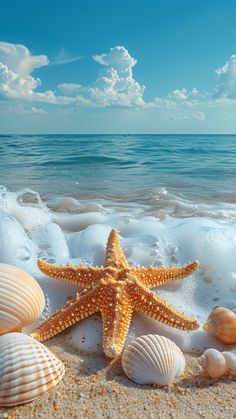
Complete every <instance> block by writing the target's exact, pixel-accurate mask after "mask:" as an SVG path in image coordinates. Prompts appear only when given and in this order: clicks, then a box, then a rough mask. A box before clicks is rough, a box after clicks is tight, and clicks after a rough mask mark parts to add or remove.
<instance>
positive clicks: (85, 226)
mask: <svg viewBox="0 0 236 419" xmlns="http://www.w3.org/2000/svg"><path fill="white" fill-rule="evenodd" d="M175 199H176V200H177V198H175ZM169 201H172V206H171V205H170V202H169V203H168V204H166V205H164V206H163V207H162V209H161V216H158V215H157V214H155V215H153V214H154V213H155V205H154V203H152V204H151V203H150V202H149V203H148V204H146V205H145V204H143V203H142V204H136V203H134V202H133V203H128V202H126V203H124V202H123V203H122V204H121V202H120V201H119V202H113V201H108V200H95V199H86V200H85V199H84V200H77V199H75V198H71V197H55V198H50V200H48V202H47V201H46V202H43V201H42V199H41V197H40V196H39V194H37V193H36V192H34V191H31V190H28V189H25V190H21V191H18V192H14V193H13V192H10V191H8V190H7V189H6V188H4V187H2V188H1V194H0V237H1V239H0V262H3V263H9V264H13V265H16V266H19V267H20V268H22V269H25V270H26V271H27V272H29V273H31V274H32V275H33V276H34V277H35V278H36V279H37V280H38V282H39V283H40V285H41V286H42V288H43V290H44V292H45V295H46V301H47V304H46V308H45V311H44V313H43V316H42V319H45V318H46V317H47V316H49V315H50V314H51V313H53V312H54V311H55V310H57V309H59V308H60V307H62V306H63V305H64V304H65V303H66V302H67V301H68V299H70V298H73V297H74V296H75V293H76V292H77V291H80V288H79V287H76V286H74V285H71V284H67V283H63V282H60V281H55V280H53V279H49V278H46V277H45V276H43V274H42V273H41V272H40V271H39V270H38V267H37V263H36V261H37V258H39V257H40V258H44V259H45V260H47V261H49V262H50V263H57V264H63V265H64V264H66V263H68V262H70V263H72V264H78V263H83V264H87V265H102V264H103V262H104V256H105V246H106V241H107V238H108V235H109V233H110V231H111V228H112V227H116V228H117V229H118V231H119V233H120V236H121V245H122V248H123V250H124V253H125V255H126V257H127V259H128V261H129V263H130V264H132V265H136V266H149V265H152V266H160V265H165V266H168V265H173V264H174V265H178V264H180V265H183V264H185V263H187V262H189V261H191V260H194V259H198V260H199V262H200V268H199V269H198V270H197V271H196V272H195V273H194V274H193V275H192V276H191V277H189V278H186V279H184V280H181V281H176V282H174V283H170V284H166V285H165V286H162V287H159V288H158V289H157V292H158V295H160V296H161V297H162V298H165V299H166V300H167V301H168V302H169V303H170V304H172V305H173V306H174V307H175V308H176V309H178V310H179V311H181V312H183V313H185V314H187V315H189V316H192V317H193V318H196V319H197V320H198V321H199V323H200V324H201V325H202V323H203V322H205V321H206V318H207V316H208V313H209V311H210V310H211V309H212V308H213V307H214V306H217V305H222V306H225V307H228V308H233V307H235V306H236V304H235V295H236V226H235V221H234V218H235V214H236V210H235V208H234V206H233V205H230V208H227V207H225V208H224V209H223V208H220V211H221V212H222V211H223V216H221V215H222V214H219V208H218V207H216V206H215V207H214V206H208V208H204V214H203V212H202V211H203V208H202V204H199V206H198V207H197V204H196V203H194V204H193V203H192V204H191V207H194V208H195V213H194V214H193V213H191V215H189V207H188V205H187V204H186V202H185V205H187V210H186V212H185V213H184V214H183V212H182V216H181V217H177V216H176V214H173V211H172V208H173V197H171V199H170V200H169ZM181 205H182V206H183V202H182V201H181V200H180V199H179V208H180V207H181ZM176 206H177V204H176ZM170 208H171V210H170ZM168 211H169V212H168ZM198 211H199V214H198V213H197V212H198ZM217 213H218V216H217ZM150 214H151V215H150ZM163 214H164V215H163ZM227 214H228V215H227ZM159 215H160V214H159ZM146 333H158V334H161V335H165V336H167V337H170V338H171V339H172V340H174V341H175V342H176V343H177V344H178V345H179V346H180V347H181V348H182V350H183V351H185V352H194V351H200V350H202V349H203V348H205V347H210V346H212V345H213V344H214V346H217V345H218V346H219V343H218V344H217V342H216V341H215V340H214V338H212V337H210V336H209V335H208V334H207V333H206V332H204V331H203V330H202V327H200V328H199V329H198V330H197V331H194V332H182V331H176V330H175V329H172V328H170V327H166V326H165V325H163V324H161V323H159V322H158V321H156V320H154V319H151V318H148V317H147V316H144V315H142V314H140V313H136V314H135V315H134V317H133V320H132V324H131V327H130V331H129V334H128V337H127V341H126V343H127V342H128V341H129V340H130V339H131V338H132V337H134V336H138V335H140V334H146ZM64 335H65V339H66V340H67V341H68V342H70V343H71V344H72V345H73V346H74V347H76V348H77V349H78V350H80V351H87V352H91V351H92V352H98V353H101V352H102V325H101V317H100V315H94V316H91V318H88V319H85V320H83V321H81V322H80V323H78V324H76V325H75V326H73V327H72V328H70V329H68V330H67V331H66V332H65V334H64Z"/></svg>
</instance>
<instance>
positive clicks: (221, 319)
mask: <svg viewBox="0 0 236 419" xmlns="http://www.w3.org/2000/svg"><path fill="white" fill-rule="evenodd" d="M203 328H204V330H205V331H206V332H209V333H212V334H213V335H214V336H215V337H216V338H217V339H219V340H220V341H221V342H223V343H236V314H235V312H234V311H233V310H229V309H228V308H225V307H216V308H214V309H213V310H212V311H211V312H210V314H209V316H208V319H207V322H206V323H205V324H204V325H203Z"/></svg>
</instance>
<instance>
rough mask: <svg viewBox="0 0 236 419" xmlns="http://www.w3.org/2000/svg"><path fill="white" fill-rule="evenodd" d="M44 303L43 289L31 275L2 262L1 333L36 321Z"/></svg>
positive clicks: (0, 265)
mask: <svg viewBox="0 0 236 419" xmlns="http://www.w3.org/2000/svg"><path fill="white" fill-rule="evenodd" d="M44 305H45V299H44V294H43V291H42V289H41V288H40V286H39V284H38V283H37V281H36V280H35V279H34V278H32V276H31V275H29V274H28V273H27V272H24V271H23V270H21V269H19V268H17V267H16V266H11V265H6V264H5V263H0V335H3V334H4V333H8V332H11V331H20V330H21V329H22V327H24V326H26V325H29V324H31V323H33V322H35V321H36V320H37V319H38V318H39V317H40V315H41V313H42V311H43V309H44Z"/></svg>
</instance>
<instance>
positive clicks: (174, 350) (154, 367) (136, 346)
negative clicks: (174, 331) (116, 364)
mask: <svg viewBox="0 0 236 419" xmlns="http://www.w3.org/2000/svg"><path fill="white" fill-rule="evenodd" d="M122 366H123V369H124V371H125V373H126V375H127V376H128V377H129V378H130V379H131V380H132V381H134V382H135V383H138V384H159V385H162V386H163V385H169V384H171V383H172V381H173V380H174V378H175V377H176V376H179V375H181V374H183V372H184V369H185V358H184V355H183V353H182V352H181V350H180V349H179V348H178V346H177V345H176V344H175V343H174V342H172V341H171V340H170V339H168V338H165V337H164V336H159V335H144V336H140V337H138V338H136V339H134V340H132V341H131V342H130V343H129V345H128V346H127V347H126V348H125V350H124V352H123V355H122Z"/></svg>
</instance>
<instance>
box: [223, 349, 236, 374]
mask: <svg viewBox="0 0 236 419" xmlns="http://www.w3.org/2000/svg"><path fill="white" fill-rule="evenodd" d="M222 355H224V358H225V361H226V366H227V372H228V374H230V375H236V355H235V354H233V353H232V352H222Z"/></svg>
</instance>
